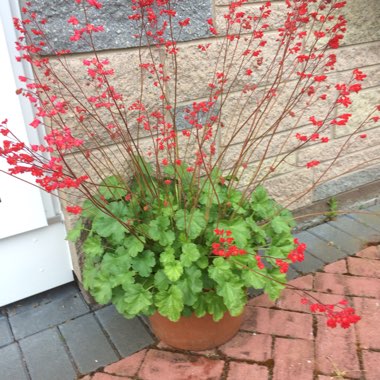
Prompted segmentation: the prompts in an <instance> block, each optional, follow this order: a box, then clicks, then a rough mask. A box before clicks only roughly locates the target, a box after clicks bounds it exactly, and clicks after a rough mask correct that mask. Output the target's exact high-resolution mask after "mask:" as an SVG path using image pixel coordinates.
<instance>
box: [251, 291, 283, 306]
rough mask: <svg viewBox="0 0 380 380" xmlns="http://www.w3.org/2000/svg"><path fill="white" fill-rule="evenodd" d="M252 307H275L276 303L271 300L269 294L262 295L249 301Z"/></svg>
mask: <svg viewBox="0 0 380 380" xmlns="http://www.w3.org/2000/svg"><path fill="white" fill-rule="evenodd" d="M248 305H250V306H260V307H273V306H276V303H275V302H273V301H272V300H270V299H269V297H268V295H267V294H262V295H261V296H258V297H254V298H252V299H251V300H249V301H248Z"/></svg>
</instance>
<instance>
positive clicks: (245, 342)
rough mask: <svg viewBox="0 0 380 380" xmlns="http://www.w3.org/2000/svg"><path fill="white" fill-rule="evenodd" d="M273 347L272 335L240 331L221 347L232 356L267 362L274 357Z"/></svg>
mask: <svg viewBox="0 0 380 380" xmlns="http://www.w3.org/2000/svg"><path fill="white" fill-rule="evenodd" d="M271 347H272V337H271V336H270V335H266V334H258V335H256V334H252V333H245V332H239V333H238V334H237V335H236V336H235V337H234V338H233V339H231V340H230V341H229V342H228V343H226V344H224V345H223V346H221V347H219V348H220V350H221V351H222V352H223V353H224V354H226V355H227V356H229V357H231V358H235V359H242V360H247V359H248V360H253V361H256V362H265V361H266V360H268V359H271V357H272V356H271V351H272V349H271Z"/></svg>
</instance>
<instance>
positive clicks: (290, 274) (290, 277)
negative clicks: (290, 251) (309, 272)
mask: <svg viewBox="0 0 380 380" xmlns="http://www.w3.org/2000/svg"><path fill="white" fill-rule="evenodd" d="M299 276H300V274H299V273H298V272H297V271H296V270H294V269H293V268H292V267H291V266H290V267H289V269H288V272H287V273H286V279H287V281H291V280H294V279H295V278H297V277H299Z"/></svg>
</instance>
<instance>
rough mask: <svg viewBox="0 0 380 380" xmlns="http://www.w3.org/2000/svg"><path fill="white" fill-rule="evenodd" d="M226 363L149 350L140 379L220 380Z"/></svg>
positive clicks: (140, 372) (139, 375)
mask: <svg viewBox="0 0 380 380" xmlns="http://www.w3.org/2000/svg"><path fill="white" fill-rule="evenodd" d="M223 368H224V361H222V360H212V359H208V358H205V357H203V356H195V355H183V354H178V353H174V352H166V351H158V350H149V351H148V353H147V355H146V357H145V360H144V363H143V365H142V367H141V369H140V371H139V373H138V377H139V378H142V379H144V380H157V379H163V380H178V379H189V380H190V379H194V380H195V379H202V380H219V379H220V377H221V375H222V373H223Z"/></svg>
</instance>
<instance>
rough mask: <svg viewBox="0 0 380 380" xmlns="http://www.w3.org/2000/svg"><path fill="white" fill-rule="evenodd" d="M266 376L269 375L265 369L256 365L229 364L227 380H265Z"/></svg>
mask: <svg viewBox="0 0 380 380" xmlns="http://www.w3.org/2000/svg"><path fill="white" fill-rule="evenodd" d="M268 376H269V375H268V368H267V367H264V366H261V365H257V364H247V363H236V362H231V363H230V368H229V371H228V376H227V380H243V379H252V380H253V379H257V380H267V379H268Z"/></svg>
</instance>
